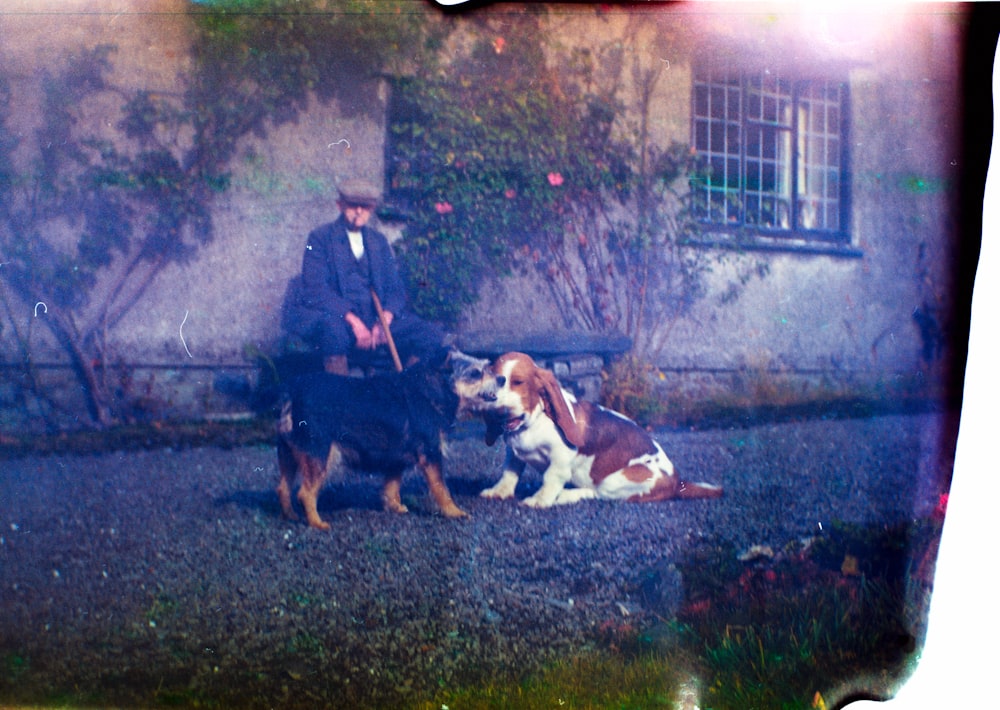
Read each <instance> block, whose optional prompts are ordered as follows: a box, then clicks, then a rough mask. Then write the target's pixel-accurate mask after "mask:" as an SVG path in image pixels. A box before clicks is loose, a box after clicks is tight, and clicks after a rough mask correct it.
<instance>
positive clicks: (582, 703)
mask: <svg viewBox="0 0 1000 710" xmlns="http://www.w3.org/2000/svg"><path fill="white" fill-rule="evenodd" d="M671 663H672V659H671V658H670V657H666V656H663V655H661V654H655V653H646V654H643V655H640V656H638V657H632V658H630V657H626V656H622V655H620V654H617V653H613V652H611V651H609V650H606V649H605V650H593V651H590V652H588V653H585V654H582V655H579V656H576V657H573V658H567V659H564V660H561V661H559V662H557V663H554V664H552V665H550V666H547V667H546V668H543V669H541V670H539V671H538V672H536V673H534V674H532V675H530V676H528V677H527V678H525V679H524V680H522V681H516V680H510V679H504V678H499V679H493V680H491V681H487V682H485V683H482V684H478V685H475V686H469V687H465V688H459V689H447V690H442V691H440V692H439V693H438V695H437V696H435V698H434V699H433V700H431V701H428V702H424V703H422V704H420V705H417V706H416V707H417V708H420V710H441V709H442V708H445V707H447V708H455V710H459V708H461V710H532V709H534V708H539V709H541V708H546V709H550V708H565V709H566V710H591V709H593V710H606V709H608V708H616V709H619V710H628V709H633V708H634V709H635V710H642V709H645V708H672V707H674V703H675V698H676V697H677V692H678V687H679V681H678V674H677V672H676V670H675V667H674V666H673V665H672V664H671Z"/></svg>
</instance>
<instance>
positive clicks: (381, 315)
mask: <svg viewBox="0 0 1000 710" xmlns="http://www.w3.org/2000/svg"><path fill="white" fill-rule="evenodd" d="M372 302H373V303H374V304H375V312H376V313H377V314H378V322H379V324H380V325H381V326H382V330H383V331H385V341H386V343H388V345H389V354H390V355H392V363H393V364H394V365H395V366H396V372H402V371H403V363H402V361H401V360H400V359H399V351H398V350H396V343H395V341H393V339H392V332H391V331H390V330H389V323H388V322H387V321H386V319H385V311H384V310H383V309H382V301H380V300H379V297H378V294H377V293H375V289H372Z"/></svg>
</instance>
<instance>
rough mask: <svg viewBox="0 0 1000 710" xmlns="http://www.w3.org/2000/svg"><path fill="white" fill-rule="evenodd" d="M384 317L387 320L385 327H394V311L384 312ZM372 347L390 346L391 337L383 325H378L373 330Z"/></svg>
mask: <svg viewBox="0 0 1000 710" xmlns="http://www.w3.org/2000/svg"><path fill="white" fill-rule="evenodd" d="M382 317H383V318H385V325H386V327H389V326H390V325H392V311H382ZM372 342H373V345H372V347H373V348H374V347H375V346H377V345H388V344H389V336H388V335H386V333H385V329H384V328H382V324H381V323H376V324H375V327H373V328H372Z"/></svg>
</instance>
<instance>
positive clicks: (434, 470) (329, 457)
mask: <svg viewBox="0 0 1000 710" xmlns="http://www.w3.org/2000/svg"><path fill="white" fill-rule="evenodd" d="M488 364H489V363H488V361H486V360H479V359H476V358H471V357H469V356H467V355H463V354H461V353H458V352H457V351H448V350H442V352H441V354H440V356H439V357H438V358H436V362H425V363H418V364H417V365H414V366H413V367H411V368H408V369H406V370H404V371H403V372H401V373H391V374H385V375H376V376H373V377H368V378H363V379H362V378H356V377H341V376H339V375H330V374H327V373H325V372H317V373H311V374H308V375H304V376H302V377H298V378H295V379H294V380H293V381H292V382H290V383H289V385H288V386H287V387H286V388H285V392H284V393H283V396H282V400H281V403H280V406H281V414H280V417H279V420H278V468H279V470H280V473H281V480H280V481H279V483H278V488H277V491H278V498H279V499H280V501H281V509H282V511H283V512H284V514H285V516H287V517H289V518H293V519H294V518H296V517H297V516H296V515H295V512H294V510H293V509H292V497H291V496H292V487H293V486H294V485H295V483H296V480H298V481H299V482H300V486H299V491H298V499H299V501H300V502H301V503H302V506H303V508H304V509H305V513H306V518H307V520H308V521H309V525H311V526H312V527H314V528H319V529H321V530H328V529H329V528H330V525H329V523H326V522H324V521H323V519H322V518H320V517H319V513H318V512H317V511H316V499H317V497H318V495H319V491H320V489H321V488H322V486H323V483H324V482H325V481H326V479H327V477H328V476H329V475H330V473H331V472H333V471H335V470H337V469H339V468H340V467H343V466H350V467H352V468H356V469H359V470H367V471H378V472H381V473H383V474H384V475H385V485H384V487H383V488H382V504H383V506H384V508H385V509H386V510H389V511H392V512H395V513H405V512H406V506H405V505H403V503H402V501H401V500H400V497H399V491H400V486H401V484H402V480H403V473H404V471H406V469H408V468H410V467H411V466H418V467H419V468H420V469H421V471H423V474H424V477H425V478H426V479H427V487H428V488H429V489H430V494H431V496H432V497H433V498H434V501H435V502H436V503H437V507H438V509H439V510H440V511H441V513H442V514H443V515H444V516H445V517H448V518H460V517H464V516H466V515H467V513H465V511H463V510H462V509H461V508H459V507H458V506H457V505H455V501H453V500H452V498H451V494H450V493H449V492H448V488H447V487H446V486H445V482H444V477H443V473H442V464H443V454H442V445H443V437H444V434H445V430H446V429H448V428H449V427H450V426H451V425H452V424H453V423H454V422H455V419H456V417H457V416H458V415H459V414H460V413H461V412H462V411H475V410H476V409H477V407H478V405H479V404H480V403H481V402H485V401H488V400H489V399H491V398H492V397H494V396H495V384H496V383H495V378H494V377H493V376H492V374H489V373H488V372H487V369H486V366H487V365H488Z"/></svg>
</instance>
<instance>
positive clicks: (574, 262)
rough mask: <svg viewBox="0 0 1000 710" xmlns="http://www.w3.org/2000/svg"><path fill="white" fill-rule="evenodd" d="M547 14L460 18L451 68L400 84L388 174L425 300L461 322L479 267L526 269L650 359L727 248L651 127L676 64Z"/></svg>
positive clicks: (682, 166) (571, 310)
mask: <svg viewBox="0 0 1000 710" xmlns="http://www.w3.org/2000/svg"><path fill="white" fill-rule="evenodd" d="M551 19H552V18H551V17H549V16H547V15H546V14H545V13H544V12H543V11H537V12H525V13H520V14H518V15H516V16H511V15H509V14H499V15H496V16H489V15H487V16H485V17H483V18H481V19H479V21H477V22H472V23H470V24H469V25H468V26H466V27H465V28H464V30H465V35H464V36H463V39H464V42H462V43H457V46H459V47H461V49H460V50H454V51H452V52H451V53H450V54H449V57H450V61H449V63H448V71H447V72H440V71H439V72H434V73H427V72H423V73H419V72H418V73H415V74H413V75H411V76H408V77H406V78H405V79H401V80H398V81H397V82H396V84H395V87H394V92H393V99H392V101H391V104H390V146H389V151H388V161H387V172H388V182H389V186H390V194H391V196H392V198H393V199H394V200H396V201H397V203H398V204H399V205H401V207H402V209H403V210H404V211H406V212H408V213H409V215H410V221H409V224H408V228H407V231H406V238H405V240H404V243H403V247H404V249H403V254H402V258H403V260H404V261H405V263H406V265H407V267H408V270H409V273H410V276H411V281H412V283H413V286H414V297H415V302H416V306H417V308H418V309H420V310H421V311H422V312H423V313H424V315H426V316H429V317H432V318H437V319H440V320H444V321H455V320H457V319H458V318H459V317H460V315H461V314H462V313H463V311H464V310H465V309H467V308H468V306H469V305H470V304H472V303H474V302H475V301H476V300H477V297H478V289H479V286H480V284H481V283H482V281H483V279H484V276H491V277H494V278H504V277H506V276H509V275H511V274H514V273H525V272H531V273H534V274H535V276H536V277H537V278H538V279H539V280H540V282H541V283H542V284H544V287H545V288H547V289H548V291H549V296H550V300H551V302H553V303H554V304H555V305H556V307H557V308H558V311H559V313H560V315H561V316H562V319H563V322H564V324H565V326H566V327H567V328H571V329H584V330H590V331H618V332H623V333H625V334H627V335H629V336H631V337H632V338H633V340H634V342H635V343H636V346H637V349H638V350H640V351H641V352H642V354H643V355H644V356H647V357H653V356H655V351H656V350H657V349H659V348H662V346H663V343H664V342H665V338H664V333H665V329H664V328H663V325H664V323H670V322H673V321H675V320H676V319H678V318H680V317H682V316H683V315H684V314H686V313H687V312H689V310H690V308H691V307H692V306H693V305H694V304H695V303H696V302H697V301H698V300H699V299H701V298H704V297H705V295H706V293H707V286H706V284H707V278H708V275H709V274H710V273H711V272H712V270H713V268H714V267H715V266H716V265H717V264H718V262H719V261H720V260H725V259H727V258H729V257H730V256H731V255H725V254H721V253H720V252H718V251H715V252H710V251H708V250H705V249H699V248H696V247H693V246H692V241H693V240H692V237H693V236H695V235H696V233H697V229H698V226H697V224H696V222H695V220H694V219H693V217H692V212H691V210H690V209H689V207H690V205H689V194H688V190H687V185H688V181H689V179H691V178H692V177H694V176H696V175H697V174H698V172H699V170H700V169H701V168H700V166H698V165H697V164H695V161H694V156H693V154H692V153H691V152H690V151H689V150H688V148H687V146H685V145H683V144H681V143H677V142H674V143H669V144H667V145H659V144H657V143H656V141H654V140H653V139H652V138H651V136H650V129H649V122H650V117H651V114H652V112H654V111H655V110H657V109H656V105H655V100H656V99H655V91H656V88H657V85H658V82H659V81H660V79H661V77H662V74H663V71H664V66H665V65H663V64H662V63H659V62H658V61H653V62H650V61H648V59H647V58H648V56H649V55H650V54H652V53H653V52H652V49H651V48H650V47H645V48H644V49H643V51H639V46H640V45H644V44H645V42H646V40H640V39H639V38H636V37H634V36H630V35H629V30H628V28H627V27H626V28H625V30H624V31H623V32H621V33H620V34H616V33H615V32H610V33H609V35H610V36H611V37H612V39H610V40H607V41H604V42H602V40H601V39H600V38H593V37H591V38H586V39H585V41H581V40H580V38H578V37H571V36H568V35H566V34H562V35H560V34H559V33H558V32H553V27H555V26H557V23H553V22H551V21H550V20H551ZM664 35H669V33H664ZM559 37H563V40H560V39H559ZM675 40H676V38H673V37H669V36H666V38H664V37H659V38H655V41H656V42H667V43H669V42H671V41H675ZM661 49H662V48H661ZM672 49H673V51H674V52H675V51H676V49H677V48H676V47H673V48H672ZM667 54H670V52H668V51H666V49H663V53H662V54H661V55H660V56H663V55H667ZM623 84H627V85H628V86H629V87H630V91H629V93H628V94H627V95H623V92H622V89H621V86H622V85H623ZM745 278H746V275H745V274H741V275H739V276H738V279H737V281H736V282H734V285H733V287H732V289H730V292H738V291H739V289H740V287H741V285H742V283H745V281H740V279H745Z"/></svg>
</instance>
